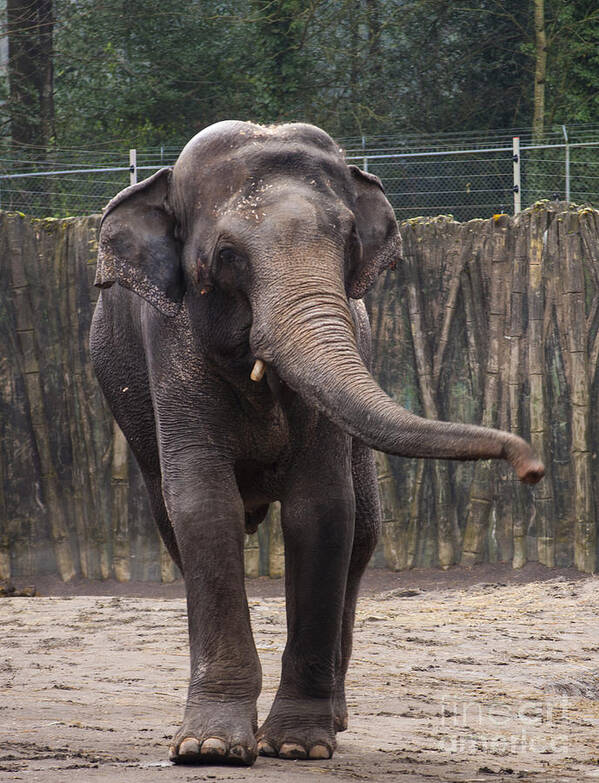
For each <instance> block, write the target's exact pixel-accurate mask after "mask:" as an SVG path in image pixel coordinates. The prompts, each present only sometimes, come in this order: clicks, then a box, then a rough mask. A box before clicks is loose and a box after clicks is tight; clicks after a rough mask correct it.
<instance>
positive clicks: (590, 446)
mask: <svg viewBox="0 0 599 783" xmlns="http://www.w3.org/2000/svg"><path fill="white" fill-rule="evenodd" d="M97 231H98V218H97V217H96V216H92V217H88V218H70V219H66V220H33V219H29V218H27V217H24V216H23V215H19V214H14V213H0V259H1V263H0V388H1V393H0V406H1V407H0V411H1V418H0V428H1V430H0V431H1V434H2V442H1V446H0V579H8V578H9V577H10V576H19V575H23V576H25V575H26V576H34V575H36V574H42V573H54V572H57V573H59V574H60V575H61V577H62V578H63V579H65V580H67V579H69V578H72V577H73V576H75V575H83V576H86V577H89V578H95V579H98V578H99V579H102V578H107V577H109V576H116V578H118V579H121V580H127V579H144V580H159V579H162V580H164V581H168V580H170V579H173V578H174V577H175V575H176V574H175V569H174V566H173V564H172V563H171V561H170V558H169V557H168V555H167V554H166V552H165V550H164V548H163V547H162V545H161V543H160V541H159V538H158V536H157V534H156V531H155V529H154V525H153V522H152V520H151V518H150V514H149V511H148V505H147V502H146V498H145V490H144V487H143V484H142V480H141V477H140V474H139V471H138V469H137V466H136V464H135V461H134V460H133V458H132V457H131V455H130V453H129V451H128V448H127V447H126V444H125V443H124V440H123V438H122V435H121V433H120V432H119V430H118V428H116V426H115V425H114V424H113V420H112V417H111V416H110V413H109V410H108V408H107V406H106V404H105V402H104V400H103V398H102V395H101V393H100V390H99V388H98V386H97V384H96V381H95V379H94V375H93V371H92V369H91V366H90V362H89V356H88V352H87V335H88V330H89V324H90V319H91V315H92V311H93V306H94V301H95V299H96V296H97V291H96V289H94V287H93V285H92V281H93V277H94V271H95V256H96V241H97ZM401 231H402V236H403V240H404V253H403V255H404V258H405V259H406V260H405V261H404V262H403V263H402V264H399V265H398V268H397V270H396V271H388V272H387V273H386V274H385V275H384V276H383V277H382V278H381V279H380V280H379V281H378V283H377V285H376V287H375V289H374V290H373V291H372V292H371V294H370V295H369V297H368V305H369V310H370V313H371V320H372V327H373V341H374V372H375V375H376V377H377V378H378V380H379V382H380V383H381V385H382V386H383V388H385V389H386V391H387V392H389V394H391V396H392V397H393V398H394V399H396V400H397V401H398V402H400V403H401V404H402V405H404V406H406V407H408V408H409V409H411V410H413V411H415V412H417V413H420V414H422V415H426V416H428V417H434V418H441V419H454V420H461V421H471V422H477V423H483V424H486V425H490V426H499V427H501V428H504V429H509V430H512V431H514V432H518V433H520V434H522V435H523V436H524V437H527V438H530V440H531V441H532V442H533V444H534V446H535V448H536V450H537V452H538V453H539V454H540V455H541V456H542V458H543V459H544V461H545V464H546V467H547V477H546V479H545V480H544V481H543V482H541V483H540V484H539V485H538V487H536V488H535V489H533V490H531V489H529V488H527V487H522V486H520V485H519V484H518V482H517V481H516V480H515V479H514V477H513V475H512V473H511V471H510V470H509V469H508V468H507V466H505V465H504V464H503V463H498V462H480V463H457V462H456V463H453V462H443V461H424V460H420V461H418V460H404V459H398V458H389V457H387V456H386V455H382V454H380V455H378V456H377V459H378V466H379V486H380V490H381V498H382V502H383V517H384V521H383V536H382V541H381V545H380V547H379V549H378V551H377V553H376V554H375V557H374V559H373V562H374V564H375V565H379V566H384V565H386V566H388V567H390V568H394V569H403V568H410V567H414V566H434V565H440V566H442V567H447V566H449V565H451V564H452V563H462V564H466V565H468V564H472V563H475V562H479V561H485V560H488V561H497V560H502V561H512V562H513V565H514V567H519V566H521V565H523V564H524V563H525V562H526V561H527V560H538V561H540V562H542V563H544V564H546V565H548V566H553V565H569V564H572V563H574V564H575V565H576V567H577V568H579V569H580V570H583V571H588V572H592V571H594V570H595V568H596V562H597V533H596V531H597V519H598V518H599V510H598V508H597V502H596V499H597V497H598V495H597V491H596V486H595V485H596V482H597V477H596V474H597V472H598V471H597V470H596V462H597V452H598V451H599V449H598V446H599V438H598V435H599V433H598V431H597V429H598V425H597V417H596V416H593V415H592V414H591V412H592V411H594V410H599V405H598V400H597V388H598V383H597V377H596V376H597V363H598V358H599V213H598V212H596V211H595V210H592V209H587V208H578V207H574V206H570V207H568V206H567V205H565V204H558V203H547V202H543V203H540V204H537V205H535V206H534V207H532V208H531V209H529V210H526V211H525V212H523V213H521V214H520V215H519V216H518V217H516V218H511V217H509V216H507V215H499V216H495V217H494V218H492V219H489V220H474V221H470V222H468V223H456V222H454V221H453V220H452V219H451V218H449V217H443V216H441V217H438V218H433V219H423V218H417V219H414V220H410V221H407V222H406V223H404V224H403V225H402V227H401ZM282 570H283V545H282V536H281V530H280V523H279V517H278V509H277V508H276V507H273V509H272V510H271V513H270V515H269V518H268V519H267V521H266V523H265V524H264V525H262V526H261V527H260V529H259V531H258V533H257V534H255V535H254V536H252V537H248V541H247V546H246V572H247V573H248V575H254V576H255V575H258V574H271V575H273V576H276V575H280V574H281V573H282Z"/></svg>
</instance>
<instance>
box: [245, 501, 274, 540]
mask: <svg viewBox="0 0 599 783" xmlns="http://www.w3.org/2000/svg"><path fill="white" fill-rule="evenodd" d="M269 508H270V504H269V503H266V505H264V506H260V507H259V508H255V509H254V510H253V511H246V512H245V532H246V533H247V534H248V535H249V536H251V535H252V533H255V532H256V530H258V527H259V526H260V525H261V523H262V522H264V519H265V517H266V515H267V514H268V509H269Z"/></svg>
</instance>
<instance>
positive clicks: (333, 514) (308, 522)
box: [257, 455, 354, 759]
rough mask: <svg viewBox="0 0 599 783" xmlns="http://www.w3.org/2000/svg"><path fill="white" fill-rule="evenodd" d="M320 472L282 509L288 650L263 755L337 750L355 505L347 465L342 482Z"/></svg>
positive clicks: (320, 755)
mask: <svg viewBox="0 0 599 783" xmlns="http://www.w3.org/2000/svg"><path fill="white" fill-rule="evenodd" d="M337 456H338V457H339V455H337ZM340 461H341V462H342V463H343V462H344V460H343V459H341V460H340ZM312 467H313V466H312ZM318 467H319V468H321V471H320V476H319V478H318V480H314V481H309V480H308V478H307V477H306V476H305V477H304V478H303V480H302V481H300V482H298V484H297V485H296V486H294V488H293V490H292V492H291V493H289V494H288V495H287V496H286V497H285V498H284V499H283V502H282V524H283V535H284V538H285V569H286V572H285V581H286V594H287V645H286V647H285V652H284V654H283V665H282V672H281V682H280V685H279V689H278V692H277V695H276V697H275V700H274V703H273V706H272V708H271V711H270V714H269V715H268V718H267V719H266V721H265V722H264V724H263V726H262V727H261V728H260V730H259V732H258V735H257V736H258V749H259V752H260V753H261V754H262V755H265V756H279V757H280V758H287V759H306V758H308V759H326V758H330V757H331V756H332V755H333V751H334V748H335V713H334V698H335V684H336V666H337V665H338V661H339V650H340V644H341V625H342V616H343V606H344V596H345V587H346V582H347V573H348V565H349V559H350V553H351V543H352V534H353V521H354V500H353V492H352V488H351V479H350V477H349V464H348V469H347V472H345V470H341V475H339V472H338V471H336V470H333V469H328V468H327V466H326V465H322V464H319V465H318ZM335 467H337V466H335Z"/></svg>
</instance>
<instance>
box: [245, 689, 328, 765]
mask: <svg viewBox="0 0 599 783" xmlns="http://www.w3.org/2000/svg"><path fill="white" fill-rule="evenodd" d="M257 740H258V753H259V754H260V755H261V756H278V757H279V758H280V759H309V760H316V759H320V760H322V759H330V758H331V757H332V755H333V751H334V750H335V745H336V743H335V728H334V719H333V712H332V709H331V702H330V700H328V699H301V698H297V699H293V698H288V697H285V698H282V697H278V696H277V698H276V699H275V702H274V704H273V706H272V709H271V711H270V715H269V716H268V718H267V719H266V720H265V722H264V723H263V725H262V726H261V727H260V730H259V731H258V735H257Z"/></svg>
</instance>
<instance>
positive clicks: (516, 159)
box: [512, 136, 522, 215]
mask: <svg viewBox="0 0 599 783" xmlns="http://www.w3.org/2000/svg"><path fill="white" fill-rule="evenodd" d="M512 153H513V154H512V160H513V165H514V187H513V191H514V215H517V214H518V212H520V211H521V210H522V185H521V182H520V136H514V137H513V138H512Z"/></svg>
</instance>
